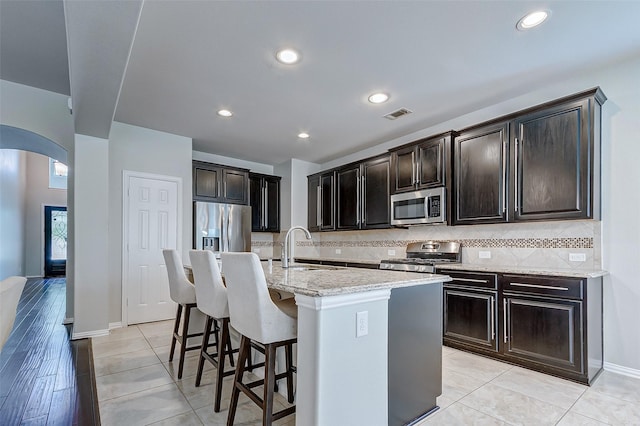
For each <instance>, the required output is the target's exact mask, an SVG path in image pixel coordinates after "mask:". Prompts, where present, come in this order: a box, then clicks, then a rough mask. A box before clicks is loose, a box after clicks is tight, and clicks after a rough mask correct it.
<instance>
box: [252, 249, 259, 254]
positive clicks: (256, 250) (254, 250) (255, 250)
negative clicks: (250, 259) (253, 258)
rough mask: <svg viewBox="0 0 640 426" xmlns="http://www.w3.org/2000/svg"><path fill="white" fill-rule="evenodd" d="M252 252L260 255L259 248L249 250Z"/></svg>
mask: <svg viewBox="0 0 640 426" xmlns="http://www.w3.org/2000/svg"><path fill="white" fill-rule="evenodd" d="M251 251H252V252H254V253H260V249H259V248H253V249H251Z"/></svg>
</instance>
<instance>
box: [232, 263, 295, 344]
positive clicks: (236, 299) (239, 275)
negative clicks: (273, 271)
mask: <svg viewBox="0 0 640 426" xmlns="http://www.w3.org/2000/svg"><path fill="white" fill-rule="evenodd" d="M221 258H222V268H223V270H224V276H225V281H226V283H227V295H228V297H229V314H230V317H231V326H232V327H233V328H235V329H236V330H238V332H239V333H241V334H243V335H245V336H247V337H248V338H250V339H252V340H257V341H258V342H260V343H265V344H266V343H273V342H279V341H283V340H287V339H291V338H292V337H295V336H296V326H297V322H296V320H295V319H292V318H291V317H289V316H288V315H286V314H285V313H284V312H282V311H281V310H280V309H279V308H278V307H277V306H276V305H275V304H274V303H273V301H272V300H271V297H270V295H269V290H268V288H267V281H266V279H265V276H264V271H263V269H262V265H261V264H260V259H259V258H258V256H257V255H256V254H255V253H229V252H224V253H222V254H221Z"/></svg>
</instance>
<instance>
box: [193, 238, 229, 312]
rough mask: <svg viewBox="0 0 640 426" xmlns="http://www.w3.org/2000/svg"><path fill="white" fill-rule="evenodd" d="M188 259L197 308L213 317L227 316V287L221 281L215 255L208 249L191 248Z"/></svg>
mask: <svg viewBox="0 0 640 426" xmlns="http://www.w3.org/2000/svg"><path fill="white" fill-rule="evenodd" d="M189 259H191V268H193V278H194V280H195V285H196V303H197V304H198V309H200V310H201V311H202V312H204V313H205V314H207V315H209V316H210V317H213V318H228V317H229V302H228V300H227V288H226V287H225V286H224V283H223V281H222V275H221V274H220V268H218V262H217V261H216V258H215V256H214V255H213V253H212V252H211V251H209V250H191V251H190V252H189Z"/></svg>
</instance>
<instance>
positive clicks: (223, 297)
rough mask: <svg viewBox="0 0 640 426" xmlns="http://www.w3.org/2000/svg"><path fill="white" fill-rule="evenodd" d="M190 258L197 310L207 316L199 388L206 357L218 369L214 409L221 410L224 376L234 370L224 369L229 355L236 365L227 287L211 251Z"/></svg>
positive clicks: (198, 375)
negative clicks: (212, 351) (211, 351)
mask: <svg viewBox="0 0 640 426" xmlns="http://www.w3.org/2000/svg"><path fill="white" fill-rule="evenodd" d="M189 259H191V268H192V269H193V278H194V280H195V284H196V303H197V305H198V309H199V310H200V311H201V312H202V313H203V314H205V315H206V316H207V321H206V322H205V327H204V335H203V336H202V348H201V350H200V359H199V361H198V373H197V375H196V387H198V386H200V380H201V379H202V370H203V367H204V361H205V360H207V361H209V362H210V363H212V364H213V365H214V366H215V367H216V368H217V374H216V394H215V397H214V401H215V402H214V406H213V411H215V412H216V413H218V412H219V411H220V398H221V396H222V379H223V378H224V377H226V376H230V375H232V374H233V373H234V372H235V369H230V370H227V371H225V370H224V366H225V358H226V357H229V362H230V363H231V366H232V367H233V366H234V365H235V364H234V362H233V352H234V351H233V349H232V347H231V336H230V335H229V303H228V300H227V288H226V287H225V286H224V283H223V281H222V275H221V274H220V268H218V262H217V261H216V258H215V256H214V255H213V253H212V252H211V251H209V250H191V251H190V252H189ZM212 327H213V330H212ZM212 332H213V333H214V336H215V342H214V343H213V344H209V338H210V336H211V333H212ZM210 346H214V347H215V348H216V349H215V350H216V352H215V353H209V352H208V348H209V347H210ZM235 352H237V350H236V351H235Z"/></svg>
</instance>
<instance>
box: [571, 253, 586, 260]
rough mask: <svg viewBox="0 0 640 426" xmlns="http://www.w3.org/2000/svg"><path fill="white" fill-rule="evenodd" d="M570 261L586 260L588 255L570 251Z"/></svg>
mask: <svg viewBox="0 0 640 426" xmlns="http://www.w3.org/2000/svg"><path fill="white" fill-rule="evenodd" d="M569 261H571V262H586V261H587V255H586V254H584V253H569Z"/></svg>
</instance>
